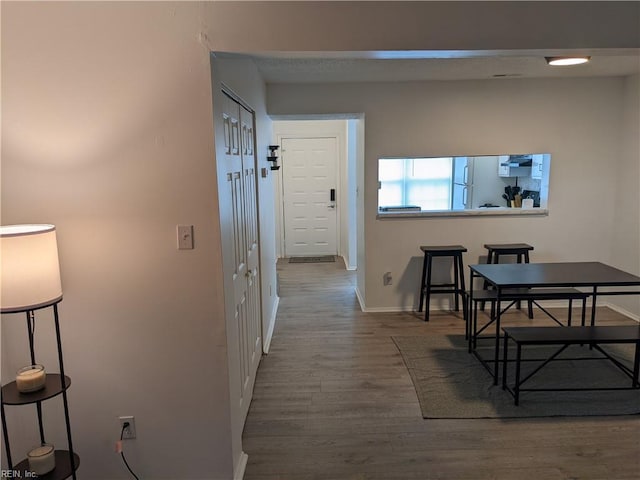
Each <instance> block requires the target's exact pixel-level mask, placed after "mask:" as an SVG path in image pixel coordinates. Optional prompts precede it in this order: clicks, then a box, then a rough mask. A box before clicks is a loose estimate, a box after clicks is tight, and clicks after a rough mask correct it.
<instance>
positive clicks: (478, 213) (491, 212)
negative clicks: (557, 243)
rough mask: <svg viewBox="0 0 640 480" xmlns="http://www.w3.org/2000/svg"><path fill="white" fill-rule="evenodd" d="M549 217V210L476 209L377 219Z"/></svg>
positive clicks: (386, 214) (382, 214)
mask: <svg viewBox="0 0 640 480" xmlns="http://www.w3.org/2000/svg"><path fill="white" fill-rule="evenodd" d="M505 215H508V216H514V215H515V216H531V215H533V216H538V217H542V216H547V215H549V210H548V209H547V208H507V207H496V208H474V209H469V210H429V211H420V212H378V214H377V216H376V218H377V219H378V220H384V219H389V218H423V217H426V218H432V217H501V216H505Z"/></svg>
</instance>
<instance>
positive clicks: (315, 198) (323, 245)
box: [282, 137, 339, 257]
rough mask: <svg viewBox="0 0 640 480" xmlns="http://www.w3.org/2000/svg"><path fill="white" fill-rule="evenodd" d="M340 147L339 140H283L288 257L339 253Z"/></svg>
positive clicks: (286, 246) (285, 225)
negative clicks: (338, 183)
mask: <svg viewBox="0 0 640 480" xmlns="http://www.w3.org/2000/svg"><path fill="white" fill-rule="evenodd" d="M337 143H338V142H337V139H336V138H335V137H329V138H283V139H282V170H283V173H282V190H283V202H284V240H285V241H284V245H285V256H287V257H296V256H317V255H335V254H337V252H338V249H337V245H338V241H337V235H338V232H337V205H338V201H339V198H338V191H337V188H336V187H337V179H336V177H337V175H336V171H337V163H338V145H337Z"/></svg>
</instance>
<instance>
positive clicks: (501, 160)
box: [498, 155, 511, 177]
mask: <svg viewBox="0 0 640 480" xmlns="http://www.w3.org/2000/svg"><path fill="white" fill-rule="evenodd" d="M508 160H509V155H498V176H499V177H510V176H511V175H510V173H511V167H509V165H507V161H508Z"/></svg>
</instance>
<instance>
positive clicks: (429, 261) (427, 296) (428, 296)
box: [424, 254, 433, 322]
mask: <svg viewBox="0 0 640 480" xmlns="http://www.w3.org/2000/svg"><path fill="white" fill-rule="evenodd" d="M425 261H426V262H427V284H426V287H425V292H424V298H425V304H424V321H425V322H428V321H429V306H430V304H431V266H432V264H433V257H432V256H431V255H429V254H427V255H425Z"/></svg>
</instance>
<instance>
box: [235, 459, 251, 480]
mask: <svg viewBox="0 0 640 480" xmlns="http://www.w3.org/2000/svg"><path fill="white" fill-rule="evenodd" d="M248 460H249V455H247V454H246V453H244V452H242V453H240V458H239V459H238V463H237V464H236V468H234V469H233V480H242V479H243V478H244V472H245V470H246V469H247V462H248Z"/></svg>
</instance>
